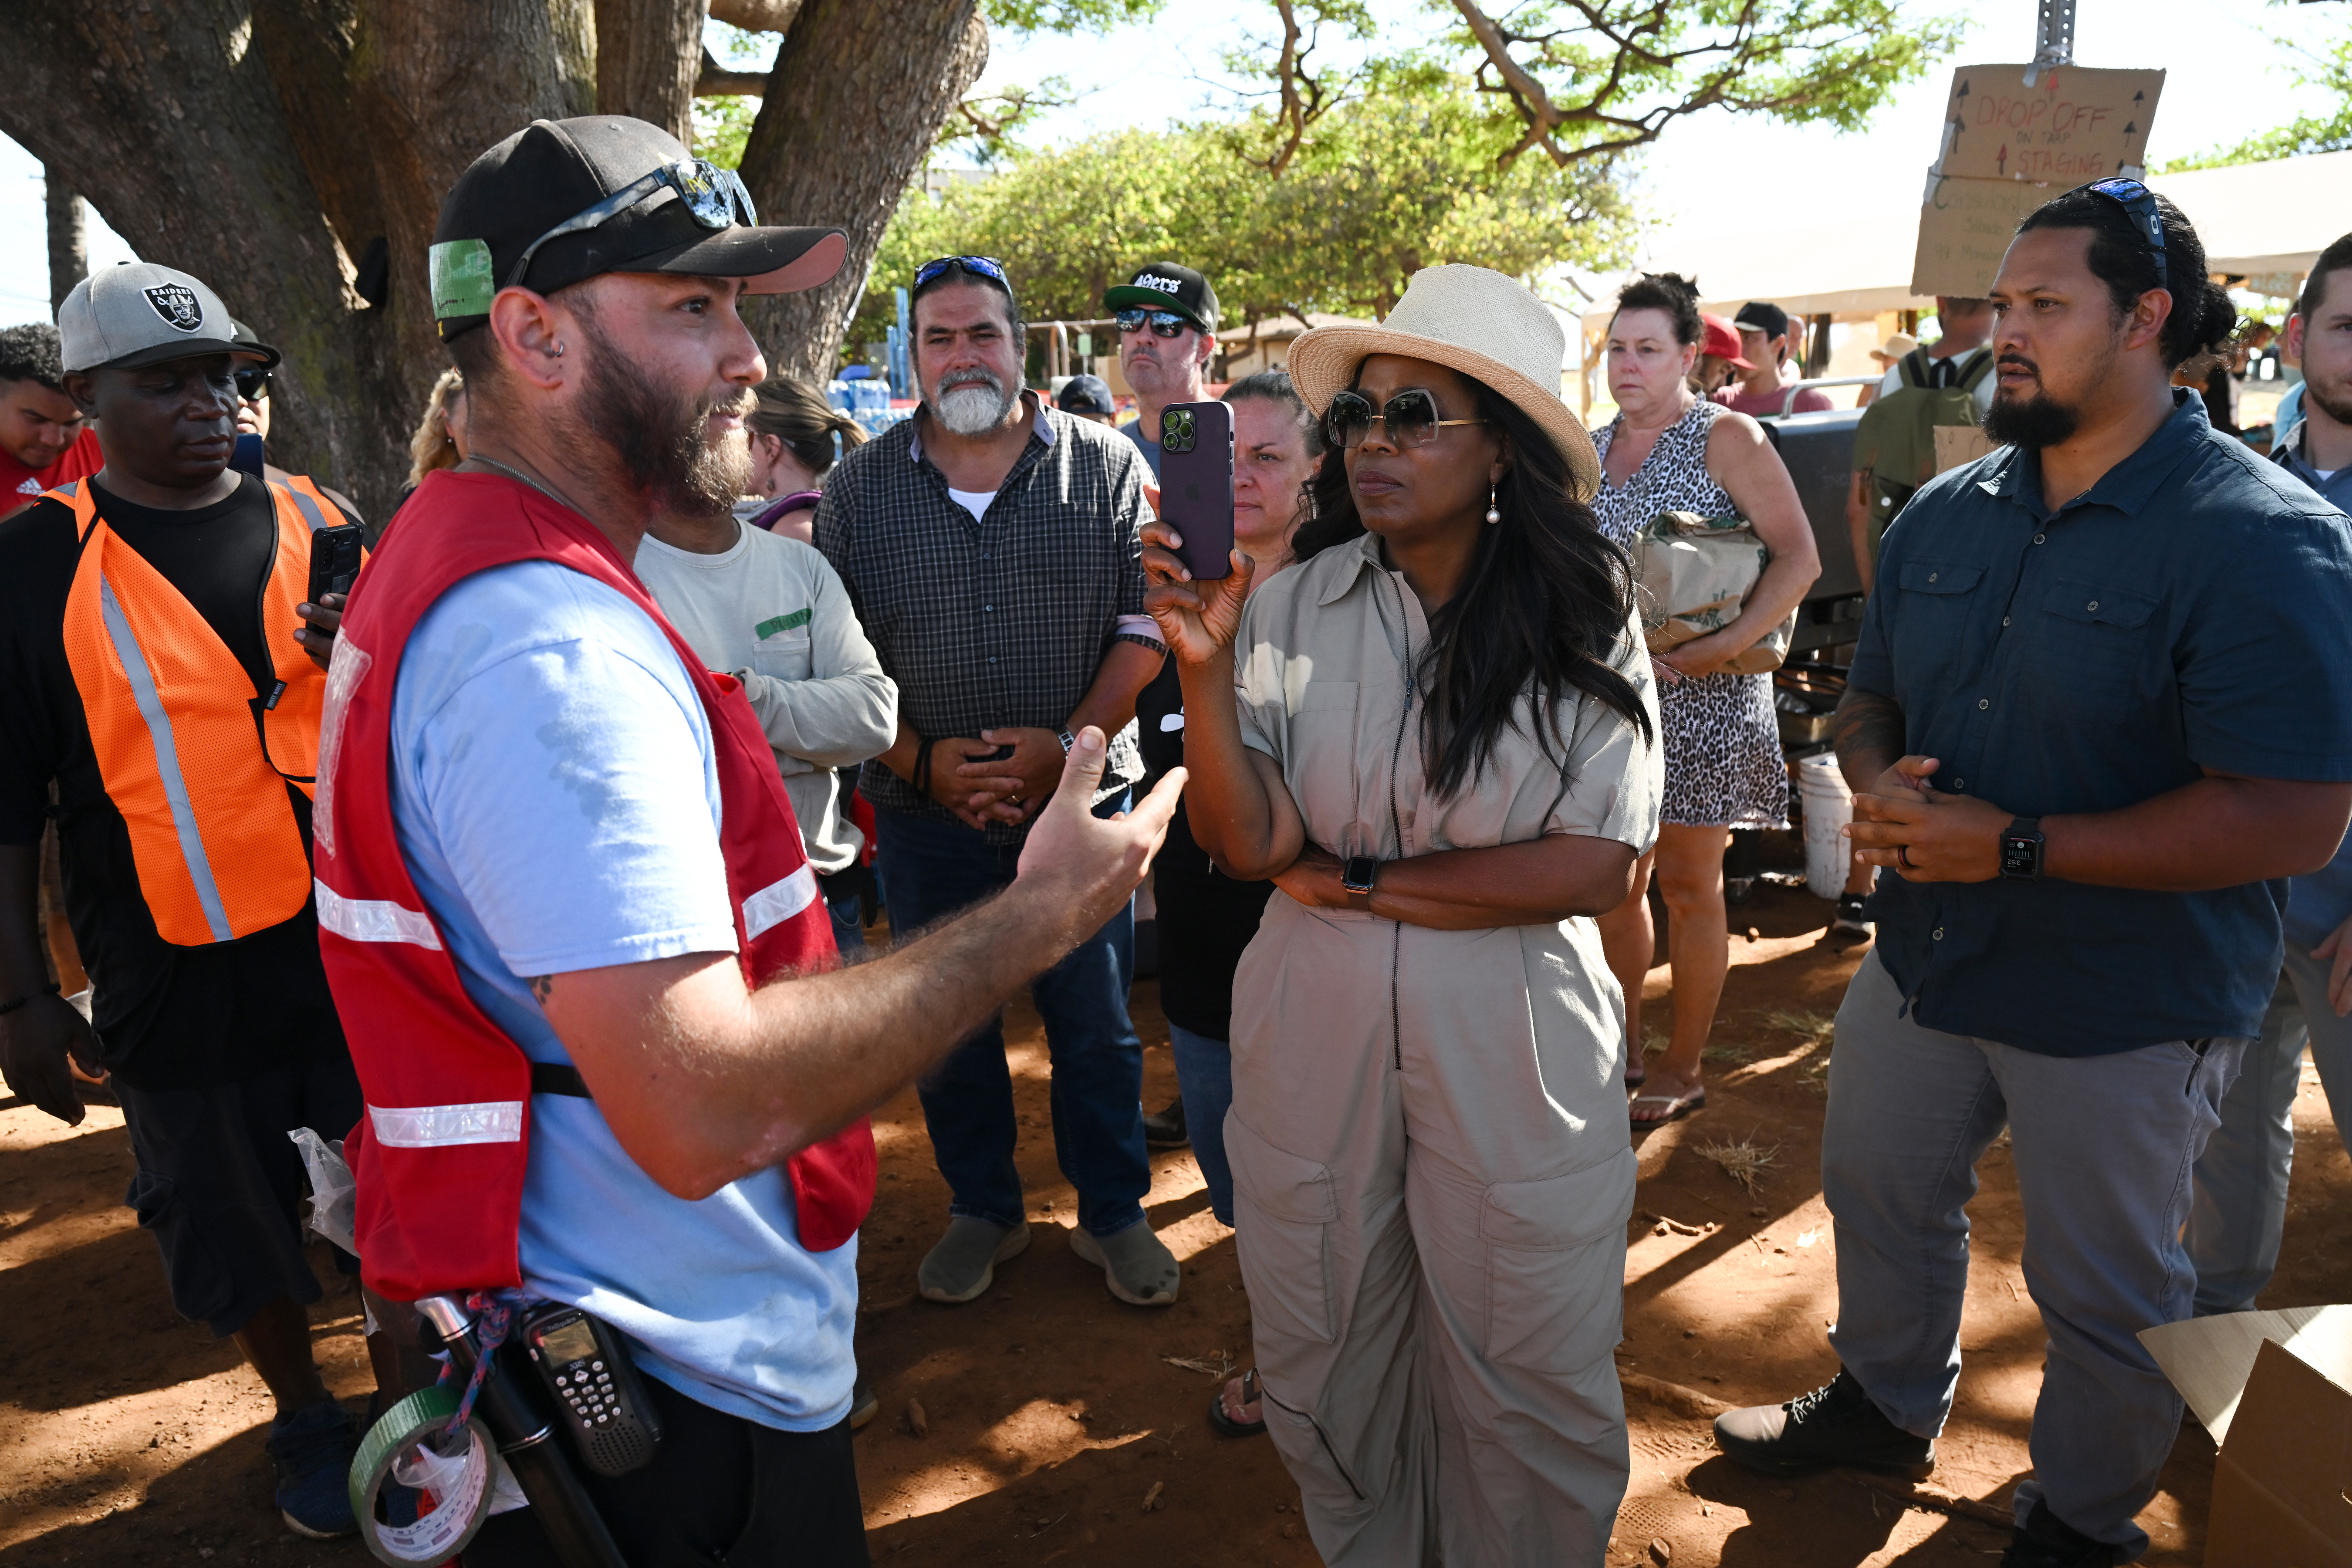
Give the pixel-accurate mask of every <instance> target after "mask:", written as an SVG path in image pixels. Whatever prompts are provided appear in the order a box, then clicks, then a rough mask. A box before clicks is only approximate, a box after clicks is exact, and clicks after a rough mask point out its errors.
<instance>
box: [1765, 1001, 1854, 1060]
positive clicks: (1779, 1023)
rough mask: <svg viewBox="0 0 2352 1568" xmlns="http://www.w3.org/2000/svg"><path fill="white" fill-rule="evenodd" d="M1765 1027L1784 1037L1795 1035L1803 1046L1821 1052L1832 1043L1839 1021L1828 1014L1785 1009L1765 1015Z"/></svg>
mask: <svg viewBox="0 0 2352 1568" xmlns="http://www.w3.org/2000/svg"><path fill="white" fill-rule="evenodd" d="M1764 1026H1765V1027H1766V1028H1768V1029H1773V1030H1777V1031H1778V1032H1780V1033H1781V1034H1783V1035H1794V1036H1795V1037H1797V1039H1798V1041H1799V1042H1800V1043H1801V1044H1803V1045H1806V1046H1810V1047H1812V1048H1813V1049H1814V1050H1819V1049H1821V1048H1822V1047H1823V1046H1826V1045H1828V1044H1829V1043H1830V1037H1831V1036H1832V1034H1834V1033H1835V1032H1836V1029H1837V1020H1836V1018H1834V1017H1833V1016H1831V1015H1829V1014H1827V1013H1806V1012H1793V1011H1790V1009H1788V1008H1785V1007H1784V1008H1780V1009H1777V1010H1775V1011H1773V1012H1770V1013H1767V1014H1765V1015H1764Z"/></svg>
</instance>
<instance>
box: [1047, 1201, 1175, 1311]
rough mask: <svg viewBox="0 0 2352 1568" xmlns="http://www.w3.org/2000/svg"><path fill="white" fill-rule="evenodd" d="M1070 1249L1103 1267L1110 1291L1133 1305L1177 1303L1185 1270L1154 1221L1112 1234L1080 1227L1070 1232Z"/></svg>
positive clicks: (1105, 1280) (1104, 1279)
mask: <svg viewBox="0 0 2352 1568" xmlns="http://www.w3.org/2000/svg"><path fill="white" fill-rule="evenodd" d="M1070 1250H1071V1251H1072V1252H1075V1253H1076V1254H1077V1255H1078V1256H1079V1257H1080V1258H1084V1259H1085V1260H1086V1261H1087V1262H1088V1263H1091V1264H1093V1265H1094V1266H1095V1267H1097V1268H1100V1269H1101V1270H1102V1271H1103V1281H1104V1283H1106V1284H1108V1286H1109V1287H1110V1293H1111V1294H1112V1295H1114V1296H1116V1297H1118V1299H1119V1300H1122V1301H1125V1302H1127V1303H1128V1304H1129V1306H1135V1307H1170V1306H1173V1305H1175V1302H1176V1290H1177V1288H1178V1287H1179V1286H1180V1285H1181V1284H1182V1283H1183V1280H1184V1270H1183V1269H1182V1268H1180V1267H1179V1266H1178V1264H1177V1262H1176V1255H1175V1254H1174V1253H1172V1252H1171V1251H1169V1250H1168V1244H1167V1243H1166V1242H1164V1241H1162V1240H1160V1238H1159V1237H1156V1236H1154V1235H1152V1234H1151V1225H1150V1221H1148V1220H1139V1221H1137V1222H1136V1223H1135V1224H1133V1225H1131V1226H1128V1227H1127V1228H1126V1229H1125V1230H1121V1231H1114V1232H1112V1233H1111V1234H1110V1235H1108V1236H1096V1235H1094V1234H1093V1233H1092V1232H1090V1231H1087V1229H1085V1228H1084V1227H1080V1228H1078V1229H1076V1230H1073V1231H1071V1232H1070Z"/></svg>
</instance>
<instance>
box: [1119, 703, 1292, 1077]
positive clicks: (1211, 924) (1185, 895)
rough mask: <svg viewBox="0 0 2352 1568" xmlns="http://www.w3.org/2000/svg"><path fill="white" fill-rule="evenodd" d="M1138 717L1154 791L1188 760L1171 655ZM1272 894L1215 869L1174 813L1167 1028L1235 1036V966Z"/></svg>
mask: <svg viewBox="0 0 2352 1568" xmlns="http://www.w3.org/2000/svg"><path fill="white" fill-rule="evenodd" d="M1135 718H1136V728H1137V729H1138V730H1139V731H1141V737H1140V740H1141V750H1142V752H1143V771H1144V787H1145V788H1147V789H1149V788H1150V786H1151V785H1153V784H1158V783H1159V782H1160V775H1161V774H1163V773H1167V772H1168V770H1169V769H1171V768H1173V767H1176V766H1177V765H1179V764H1180V763H1182V762H1183V761H1184V689H1183V688H1182V686H1181V685H1180V684H1179V683H1178V680H1177V676H1176V661H1175V660H1174V659H1173V658H1171V659H1168V660H1167V661H1165V662H1164V663H1162V664H1161V665H1160V673H1159V675H1158V676H1157V677H1155V678H1154V679H1152V682H1151V684H1150V685H1149V686H1147V687H1145V688H1144V689H1143V693H1142V695H1141V696H1139V697H1138V698H1137V699H1136V702H1135ZM1273 893H1274V884H1273V883H1272V882H1237V881H1235V880H1234V879H1232V878H1231V877H1228V876H1226V875H1225V874H1224V873H1223V872H1222V871H1220V870H1218V869H1217V868H1215V867H1214V866H1213V865H1211V864H1210V863H1209V857H1208V853H1207V851H1205V850H1203V849H1202V847H1200V845H1199V844H1197V843H1195V842H1194V841H1193V838H1192V824H1191V823H1190V822H1188V821H1186V820H1185V816H1184V811H1183V808H1182V807H1181V806H1180V807H1178V808H1177V812H1176V816H1174V818H1173V819H1172V820H1171V821H1170V823H1169V824H1168V837H1167V839H1166V841H1165V842H1163V843H1162V844H1161V845H1160V856H1159V858H1158V859H1156V860H1154V861H1153V862H1152V872H1151V896H1152V899H1153V901H1154V902H1156V903H1157V904H1158V905H1159V910H1160V917H1159V918H1160V1011H1161V1012H1162V1013H1164V1014H1166V1015H1167V1016H1168V1021H1169V1022H1170V1023H1171V1024H1176V1025H1180V1026H1182V1027H1184V1028H1187V1029H1190V1030H1192V1032H1193V1033H1194V1034H1196V1035H1206V1036H1207V1037H1209V1038H1211V1039H1213V1040H1228V1039H1231V1038H1233V1032H1234V966H1235V965H1237V964H1239V963H1241V961H1242V949H1244V948H1245V947H1247V946H1248V945H1249V944H1250V938H1252V937H1254V936H1255V935H1256V934H1257V922H1258V919H1259V917H1260V916H1262V915H1264V914H1265V900H1267V899H1268V898H1270V897H1272V896H1273Z"/></svg>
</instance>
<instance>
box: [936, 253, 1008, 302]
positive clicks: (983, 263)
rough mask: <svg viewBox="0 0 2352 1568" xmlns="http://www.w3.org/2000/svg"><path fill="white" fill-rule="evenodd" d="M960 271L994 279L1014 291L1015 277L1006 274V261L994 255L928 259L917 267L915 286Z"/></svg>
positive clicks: (1005, 289) (1006, 290)
mask: <svg viewBox="0 0 2352 1568" xmlns="http://www.w3.org/2000/svg"><path fill="white" fill-rule="evenodd" d="M959 271H961V272H976V273H978V274H979V275H980V276H981V277H982V278H988V279H994V280H995V281H997V282H999V283H1002V284H1003V285H1004V291H1005V292H1006V293H1008V294H1010V293H1012V292H1013V279H1010V278H1008V277H1006V276H1005V275H1004V263H1003V262H1002V261H999V260H997V259H996V258H994V257H993V256H942V257H940V258H939V259H938V260H936V261H926V262H924V263H923V264H922V265H921V266H920V267H918V268H915V287H916V288H918V289H919V288H921V287H922V286H923V285H924V284H926V283H929V281H930V280H931V279H934V278H941V277H945V276H946V275H947V274H948V273H950V272H959Z"/></svg>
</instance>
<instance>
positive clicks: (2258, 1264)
mask: <svg viewBox="0 0 2352 1568" xmlns="http://www.w3.org/2000/svg"><path fill="white" fill-rule="evenodd" d="M2327 968H2328V966H2327V965H2326V964H2325V963H2321V962H2320V961H2319V960H2317V959H2315V958H2314V957H2312V956H2311V950H2310V949H2309V948H2308V947H2307V946H2305V944H2304V943H2302V942H2297V941H2295V940H2294V938H2292V937H2290V938H2288V939H2287V944H2286V971H2285V973H2284V974H2283V975H2281V976H2280V978H2279V988H2278V994H2276V995H2275V996H2273V998H2272V999H2271V1005H2270V1011H2269V1012H2267V1013H2265V1014H2264V1015H2263V1036H2262V1038H2261V1039H2259V1040H2256V1041H2255V1042H2254V1043H2253V1044H2252V1045H2251V1046H2249V1047H2246V1065H2245V1067H2244V1068H2243V1069H2242V1071H2240V1073H2239V1074H2238V1081H2237V1082H2236V1083H2234V1084H2232V1085H2231V1087H2230V1093H2229V1095H2228V1097H2227V1098H2226V1099H2224V1100H2222V1101H2221V1126H2220V1127H2218V1128H2216V1129H2214V1131H2213V1136H2212V1138H2211V1139H2210V1141H2208V1142H2207V1143H2206V1145H2205V1152H2204V1153H2203V1154H2202V1155H2200V1156H2199V1158H2198V1161H2197V1201H2196V1203H2195V1205H2193V1206H2192V1207H2191V1208H2190V1209H2189V1258H2190V1260H2191V1261H2192V1262H2194V1263H2195V1264H2196V1265H2197V1315H2198V1316H2199V1317H2200V1318H2202V1317H2208V1316H2210V1315H2211V1314H2213V1313H2216V1312H2251V1311H2252V1310H2254V1298H2255V1297H2256V1296H2259V1295H2261V1294H2262V1292H2263V1289H2264V1288H2265V1287H2267V1286H2268V1285H2269V1284H2270V1282H2271V1274H2272V1271H2273V1270H2274V1269H2276V1268H2278V1257H2279V1241H2280V1238H2281V1237H2284V1235H2285V1233H2286V1186H2287V1175H2288V1173H2289V1171H2290V1170H2291V1169H2292V1168H2293V1166H2294V1098H2295V1094H2296V1092H2297V1091H2298V1090H2299V1089H2301V1088H2302V1087H2303V1048H2304V1047H2305V1045H2306V1044H2308V1045H2309V1046H2310V1047H2311V1059H2312V1061H2313V1063H2314V1064H2315V1066H2317V1068H2319V1081H2320V1084H2321V1086H2322V1087H2323V1088H2325V1089H2326V1091H2327V1104H2328V1109H2329V1110H2331V1111H2335V1110H2336V1108H2337V1107H2339V1106H2340V1107H2342V1109H2343V1111H2347V1112H2352V1018H2339V1017H2337V1016H2336V1009H2335V1008H2334V1007H2332V1006H2330V1005H2328V1001H2327ZM2347 1134H2352V1121H2347V1118H2346V1116H2345V1115H2344V1114H2342V1113H2341V1112H2338V1113H2337V1114H2336V1135H2337V1136H2338V1137H2340V1138H2345V1139H2346V1143H2347V1147H2352V1136H2347Z"/></svg>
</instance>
